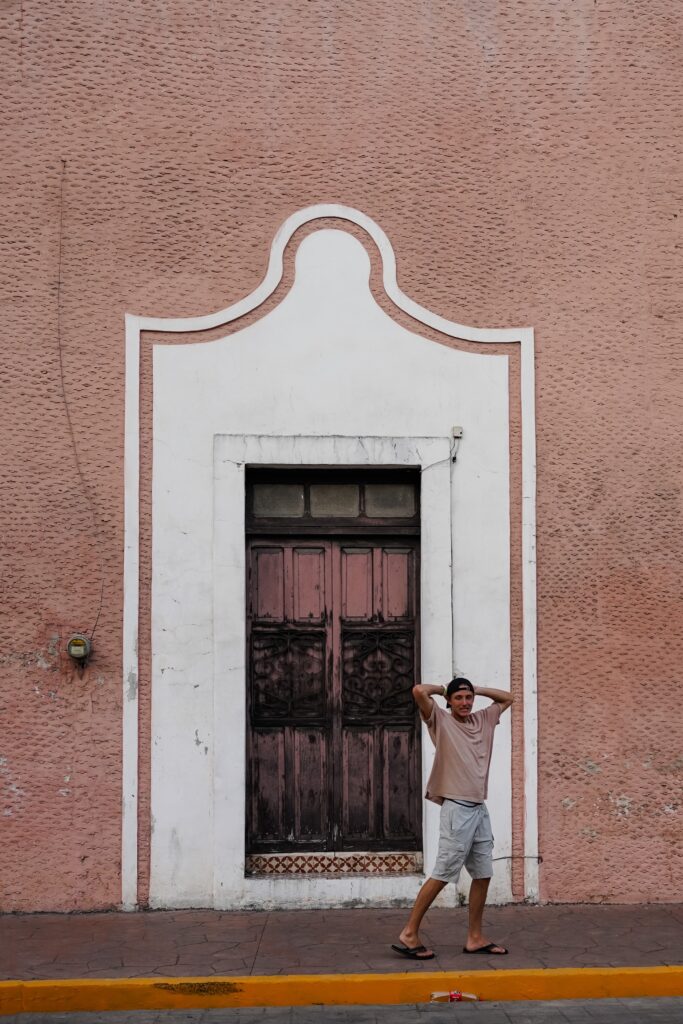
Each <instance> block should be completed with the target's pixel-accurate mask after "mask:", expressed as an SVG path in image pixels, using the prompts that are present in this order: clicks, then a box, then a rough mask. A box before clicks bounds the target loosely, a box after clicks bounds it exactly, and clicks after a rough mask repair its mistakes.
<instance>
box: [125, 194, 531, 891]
mask: <svg viewBox="0 0 683 1024" xmlns="http://www.w3.org/2000/svg"><path fill="white" fill-rule="evenodd" d="M320 218H337V219H340V220H346V221H349V222H351V223H353V224H356V225H358V226H359V227H360V228H362V229H364V230H365V231H366V232H367V234H368V235H369V236H370V237H371V238H372V239H373V241H374V242H375V244H376V246H377V249H378V251H379V253H380V256H381V259H382V272H383V285H384V289H385V292H386V294H387V296H388V298H389V299H390V300H391V301H392V302H393V303H394V304H395V305H396V306H397V307H398V308H399V309H401V310H402V311H403V312H404V313H406V314H408V316H410V317H412V318H413V319H414V320H416V321H417V322H418V323H422V324H425V325H427V326H429V327H431V328H434V329H435V330H437V331H439V332H441V333H442V334H444V335H447V336H448V337H451V338H456V339H459V340H462V341H471V342H479V343H491V344H518V345H519V346H520V355H521V384H520V402H521V420H522V597H523V634H524V635H523V656H524V666H523V692H524V801H525V824H524V854H525V856H526V858H527V859H526V860H525V873H524V877H525V897H526V899H527V900H528V901H531V902H533V901H536V900H537V899H538V864H537V860H536V855H537V852H538V797H537V793H538V782H537V749H538V745H537V731H538V725H537V668H536V442H535V390H534V335H533V330H532V329H531V328H508V329H491V330H488V329H483V328H474V327H468V326H466V325H464V324H458V323H455V322H453V321H450V320H446V319H445V318H443V317H441V316H439V315H437V314H436V313H433V312H431V311H430V310H428V309H425V308H424V307H423V306H420V305H419V304H418V303H416V302H414V301H413V300H412V299H410V298H408V296H406V295H405V294H404V293H403V292H402V291H401V289H400V288H399V287H398V284H397V281H396V260H395V255H394V251H393V249H392V246H391V244H390V242H389V239H388V238H387V236H386V235H385V233H384V232H383V231H382V230H381V228H380V227H379V226H378V225H377V224H376V223H375V222H374V221H373V220H372V219H371V218H369V217H367V216H366V215H365V214H363V213H361V212H360V211H359V210H355V209H352V208H350V207H346V206H341V205H337V204H334V203H325V204H319V205H316V206H310V207H307V208H305V209H302V210H299V211H298V212H297V213H295V214H293V215H292V216H291V217H289V218H288V219H287V220H286V221H285V222H284V224H283V225H282V226H281V228H280V229H279V231H278V232H277V234H276V235H275V238H274V240H273V243H272V246H271V253H270V260H269V265H268V270H267V273H266V276H265V278H264V279H263V281H262V282H261V284H260V285H259V286H258V287H257V288H256V289H255V290H254V291H253V292H252V293H251V294H250V295H248V296H246V297H245V298H243V299H241V300H240V301H238V302H236V303H234V304H233V305H231V306H228V307H227V308H226V309H223V310H220V311H219V312H216V313H211V314H208V315H206V316H196V317H180V318H172V319H169V318H163V317H149V316H145V317H143V316H136V315H133V314H127V315H126V318H125V322H126V395H125V401H126V409H125V553H124V611H123V801H122V815H123V821H122V906H123V908H124V909H134V908H135V906H136V905H137V884H138V863H137V848H138V833H137V817H138V745H139V737H138V696H137V683H138V614H139V586H140V577H139V569H140V548H139V532H140V520H139V516H140V498H139V466H140V413H139V403H140V335H141V333H142V332H143V331H156V332H170V333H191V332H195V331H206V330H208V329H210V328H214V327H220V326H224V325H228V324H230V323H232V322H233V321H235V320H237V319H238V318H240V317H242V316H244V315H245V314H247V313H249V312H251V311H252V310H254V309H257V308H258V307H259V306H260V305H261V304H262V303H263V302H265V300H266V299H267V298H268V297H269V296H270V295H271V294H272V293H273V292H274V291H275V289H276V288H277V286H278V284H279V283H280V281H281V279H282V274H283V256H284V251H285V248H286V246H287V244H288V243H289V241H290V239H291V238H292V236H293V234H294V232H295V231H297V230H298V229H299V228H300V227H302V226H303V225H304V224H307V223H310V222H311V221H315V220H318V219H320ZM209 344H211V343H209Z"/></svg>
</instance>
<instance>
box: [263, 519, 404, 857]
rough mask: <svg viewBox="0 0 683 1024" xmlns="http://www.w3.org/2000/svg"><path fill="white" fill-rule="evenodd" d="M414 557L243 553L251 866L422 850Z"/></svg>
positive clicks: (353, 542)
mask: <svg viewBox="0 0 683 1024" xmlns="http://www.w3.org/2000/svg"><path fill="white" fill-rule="evenodd" d="M418 545H419V541H418V539H417V538H411V537H407V538H400V539H396V540H393V539H391V538H377V539H371V538H367V537H363V538H351V539H349V540H348V541H347V540H344V539H318V538H311V537H308V538H300V539H296V538H285V539H280V538H274V539H268V538H261V539H259V538H258V537H253V538H250V540H249V541H248V552H247V554H248V557H247V565H248V594H247V609H248V615H247V619H248V637H247V656H248V696H247V700H248V707H247V723H248V725H247V730H248V736H247V852H248V853H265V852H287V851H290V852H291V851H320V850H328V851H341V850H417V849H421V845H422V843H421V838H422V828H421V820H422V815H421V793H420V746H419V741H420V724H419V717H418V715H417V713H416V709H415V704H414V701H413V699H412V694H411V688H412V686H413V685H414V683H415V681H416V672H417V663H418V635H417V623H418V607H417V604H418V582H419V569H418V557H419V546H418Z"/></svg>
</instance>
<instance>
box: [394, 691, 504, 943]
mask: <svg viewBox="0 0 683 1024" xmlns="http://www.w3.org/2000/svg"><path fill="white" fill-rule="evenodd" d="M436 694H438V695H439V696H440V697H445V698H446V703H447V705H448V710H447V711H444V709H443V708H441V707H439V705H438V704H437V703H436V702H435V701H433V700H432V697H434V696H435V695H436ZM475 696H478V697H488V698H489V699H490V700H492V701H493V703H492V704H490V705H489V706H488V707H487V708H484V709H483V710H482V711H474V712H473V711H472V705H473V703H474V698H475ZM413 697H414V699H415V702H416V703H417V706H418V707H419V709H420V715H421V717H422V720H423V721H424V722H425V723H426V725H427V728H428V730H429V735H430V736H431V738H432V741H433V743H434V746H435V747H436V754H435V756H434V766H433V768H432V771H431V775H430V776H429V781H428V783H427V792H426V794H425V796H426V798H427V800H433V801H434V803H436V804H440V805H441V825H440V830H439V850H438V853H437V857H436V864H435V865H434V870H433V871H432V875H431V877H430V878H428V879H427V881H426V882H425V883H424V885H423V886H422V888H421V889H420V891H419V893H418V895H417V899H416V900H415V905H414V906H413V909H412V913H411V915H410V918H409V919H408V922H407V924H406V926H405V928H404V929H403V931H402V932H401V935H400V941H401V944H400V945H395V946H392V947H391V948H392V949H394V950H395V951H396V952H397V953H400V954H401V955H402V956H406V957H410V959H412V960H432V959H433V957H434V953H433V951H432V950H431V949H426V948H425V946H423V945H422V944H421V943H420V935H419V930H420V924H421V922H422V918H423V917H424V915H425V914H426V912H427V911H428V910H429V908H430V907H431V905H432V903H433V902H434V900H435V899H436V897H437V896H438V895H439V893H440V892H441V890H442V889H443V887H444V886H445V885H446V884H447V883H448V882H457V880H458V876H459V875H460V871H461V869H462V867H463V864H464V865H465V867H466V868H467V870H468V871H469V873H470V875H471V877H472V885H471V888H470V899H469V927H468V931H467V940H466V942H465V945H464V946H463V953H485V954H487V955H488V956H492V955H493V956H495V955H498V956H502V955H504V954H506V953H507V949H505V948H504V947H503V946H499V945H497V944H496V943H494V942H490V941H489V940H488V939H486V938H484V935H483V933H482V919H483V915H484V903H485V902H486V894H487V892H488V888H489V882H490V881H491V875H492V874H493V863H492V853H493V834H492V832H491V823H490V821H489V813H488V811H487V809H486V804H485V803H484V801H485V800H486V793H487V786H488V777H489V765H490V763H491V751H492V749H493V734H494V730H495V727H496V726H497V725H498V722H499V720H500V716H501V715H502V713H503V711H506V710H507V709H508V708H509V707H510V705H511V704H512V695H511V694H509V693H506V692H505V690H490V689H484V688H483V687H476V688H475V687H474V686H472V683H471V682H470V681H469V679H463V678H462V677H460V676H456V677H455V679H452V680H451V681H450V683H449V684H448V686H434V685H431V684H419V685H418V686H414V687H413Z"/></svg>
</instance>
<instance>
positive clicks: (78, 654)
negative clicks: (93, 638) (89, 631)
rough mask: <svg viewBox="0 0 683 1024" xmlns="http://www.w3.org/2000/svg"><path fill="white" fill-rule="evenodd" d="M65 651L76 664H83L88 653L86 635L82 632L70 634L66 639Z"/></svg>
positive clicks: (88, 645) (88, 643) (88, 647)
mask: <svg viewBox="0 0 683 1024" xmlns="http://www.w3.org/2000/svg"><path fill="white" fill-rule="evenodd" d="M66 653H67V654H68V655H69V657H70V658H73V660H74V661H75V662H76V663H77V664H79V665H85V663H86V661H87V660H88V657H89V655H90V641H89V640H88V638H87V636H84V635H83V633H74V634H72V636H70V637H69V639H68V641H67V645H66Z"/></svg>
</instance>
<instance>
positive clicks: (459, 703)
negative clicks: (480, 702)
mask: <svg viewBox="0 0 683 1024" xmlns="http://www.w3.org/2000/svg"><path fill="white" fill-rule="evenodd" d="M473 704H474V694H473V693H472V691H471V690H470V689H465V690H456V691H455V693H452V694H451V695H450V697H449V698H448V706H449V708H450V709H451V711H452V713H453V715H454V717H455V718H467V716H468V715H469V714H471V713H472V705H473Z"/></svg>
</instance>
